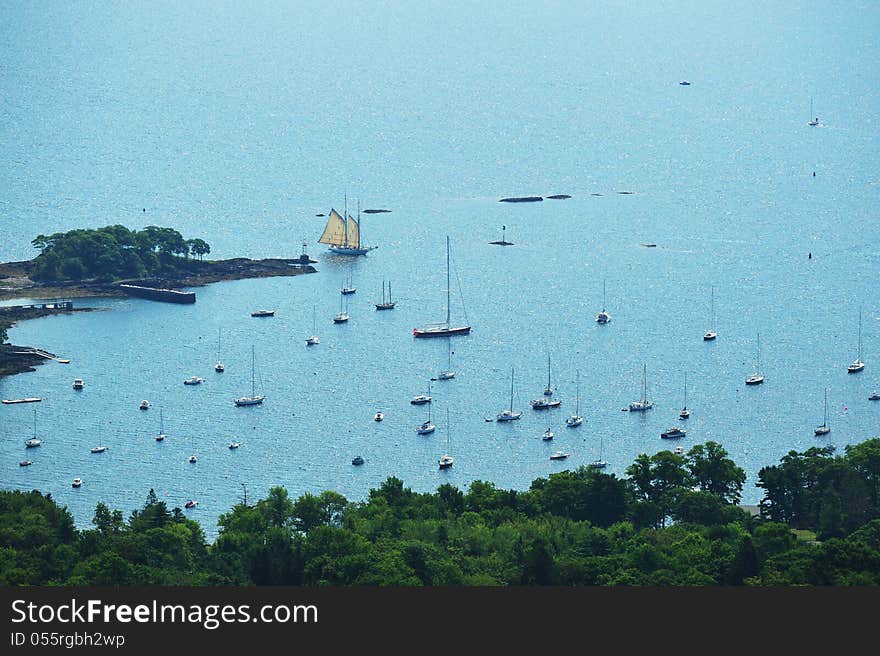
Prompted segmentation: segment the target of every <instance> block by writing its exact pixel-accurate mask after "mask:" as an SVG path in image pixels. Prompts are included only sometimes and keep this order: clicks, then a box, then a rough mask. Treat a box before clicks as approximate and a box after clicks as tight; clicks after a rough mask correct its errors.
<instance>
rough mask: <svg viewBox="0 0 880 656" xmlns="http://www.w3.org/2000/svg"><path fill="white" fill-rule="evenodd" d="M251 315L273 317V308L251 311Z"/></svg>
mask: <svg viewBox="0 0 880 656" xmlns="http://www.w3.org/2000/svg"><path fill="white" fill-rule="evenodd" d="M251 316H252V317H274V316H275V310H257V311H256V312H251Z"/></svg>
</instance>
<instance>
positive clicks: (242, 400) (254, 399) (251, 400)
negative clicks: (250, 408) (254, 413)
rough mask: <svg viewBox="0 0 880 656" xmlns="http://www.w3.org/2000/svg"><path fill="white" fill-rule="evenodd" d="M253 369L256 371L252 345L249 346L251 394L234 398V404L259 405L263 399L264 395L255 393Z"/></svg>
mask: <svg viewBox="0 0 880 656" xmlns="http://www.w3.org/2000/svg"><path fill="white" fill-rule="evenodd" d="M255 371H256V355H255V353H254V347H253V346H251V395H250V396H242V397H239V398H237V399H235V405H239V406H244V405H260V404H261V403H262V402H263V399H265V398H266V397H265V396H262V395H259V394H257V393H256V382H255V378H254V376H255Z"/></svg>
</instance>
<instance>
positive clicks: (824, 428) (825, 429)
mask: <svg viewBox="0 0 880 656" xmlns="http://www.w3.org/2000/svg"><path fill="white" fill-rule="evenodd" d="M830 432H831V427H830V426H829V425H828V388H827V387H826V388H825V414H824V415H823V419H822V425H821V426H817V427H816V429H815V430H814V431H813V433H814V434H815V435H827V434H828V433H830Z"/></svg>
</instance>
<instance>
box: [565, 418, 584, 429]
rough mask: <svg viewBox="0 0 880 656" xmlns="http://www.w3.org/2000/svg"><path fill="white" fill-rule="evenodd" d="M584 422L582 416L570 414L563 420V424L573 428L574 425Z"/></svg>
mask: <svg viewBox="0 0 880 656" xmlns="http://www.w3.org/2000/svg"><path fill="white" fill-rule="evenodd" d="M582 423H584V418H583V417H581V416H580V415H572V416H571V417H569V418H568V419H566V420H565V425H566V426H568V427H569V428H574V427H575V426H580V425H581V424H582Z"/></svg>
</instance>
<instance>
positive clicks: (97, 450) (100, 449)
mask: <svg viewBox="0 0 880 656" xmlns="http://www.w3.org/2000/svg"><path fill="white" fill-rule="evenodd" d="M106 450H107V447H106V446H104V445H101V446H93V447H92V453H104V451H106Z"/></svg>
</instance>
